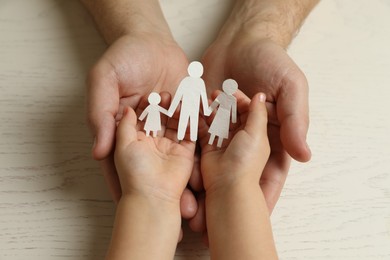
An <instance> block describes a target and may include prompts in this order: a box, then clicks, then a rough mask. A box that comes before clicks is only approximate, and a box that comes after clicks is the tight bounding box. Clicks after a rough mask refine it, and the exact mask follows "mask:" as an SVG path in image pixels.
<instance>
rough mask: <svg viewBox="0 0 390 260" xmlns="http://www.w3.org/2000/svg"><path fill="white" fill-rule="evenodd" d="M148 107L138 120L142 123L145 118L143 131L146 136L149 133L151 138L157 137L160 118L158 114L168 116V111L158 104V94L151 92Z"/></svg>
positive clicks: (159, 99) (159, 128)
mask: <svg viewBox="0 0 390 260" xmlns="http://www.w3.org/2000/svg"><path fill="white" fill-rule="evenodd" d="M148 101H149V104H150V105H149V106H147V108H145V110H144V111H143V112H142V114H141V115H140V116H139V118H138V119H139V120H141V121H143V120H144V119H145V117H146V116H148V117H147V118H146V122H145V126H144V130H145V132H146V136H149V133H150V131H152V133H153V137H156V136H157V132H158V131H160V130H161V116H160V112H161V113H163V114H165V115H168V111H167V110H166V109H164V108H162V107H161V106H159V105H158V104H160V101H161V97H160V95H159V94H158V93H156V92H152V93H150V94H149V97H148Z"/></svg>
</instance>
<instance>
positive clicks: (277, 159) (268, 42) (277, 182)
mask: <svg viewBox="0 0 390 260" xmlns="http://www.w3.org/2000/svg"><path fill="white" fill-rule="evenodd" d="M81 1H82V2H83V3H84V4H85V6H86V7H87V9H88V10H89V11H90V13H91V14H92V16H93V17H94V19H95V21H96V24H97V26H98V28H99V31H100V32H101V34H102V35H103V37H104V38H105V40H106V42H107V43H108V44H109V48H108V50H107V51H106V52H105V53H104V54H103V56H102V58H101V59H100V60H99V61H98V62H97V64H96V65H95V66H94V68H93V69H92V70H91V73H90V74H89V84H88V85H89V94H88V118H89V121H90V125H91V128H92V132H93V136H94V138H95V145H94V148H93V156H94V158H95V159H97V160H100V161H101V162H102V168H103V170H104V173H105V177H106V181H107V183H108V186H109V187H110V190H111V193H112V194H113V197H114V200H116V201H118V199H119V197H120V194H121V191H120V185H119V182H118V177H117V174H116V169H115V166H114V163H113V158H112V148H113V142H114V133H115V121H116V120H119V119H120V118H121V115H122V112H123V107H124V106H132V107H135V105H136V104H137V103H138V101H139V99H140V97H141V96H142V95H147V94H148V93H150V92H151V91H153V90H154V91H157V92H159V91H163V90H165V91H168V92H170V93H171V94H174V92H175V86H178V84H179V82H180V80H181V79H182V78H184V77H185V76H186V75H187V73H186V69H187V65H188V61H187V59H186V57H185V55H184V53H183V51H182V50H181V48H180V47H179V46H178V45H177V43H176V42H175V41H174V39H173V37H172V34H171V32H170V30H169V28H168V26H167V23H166V21H165V19H164V17H163V14H162V12H161V8H160V6H159V2H158V1H157V0H118V1H110V0H96V1H95V0H81ZM317 3H318V0H237V1H236V5H235V6H234V8H233V9H232V12H231V15H230V16H229V18H228V19H227V21H226V23H225V25H224V26H223V28H222V29H221V31H220V33H219V35H218V37H217V38H216V40H215V41H214V43H213V44H212V45H211V46H210V47H209V48H208V49H207V50H206V52H205V54H204V56H203V59H202V63H203V65H204V67H205V73H204V76H203V78H204V80H205V83H206V86H209V87H208V89H207V91H208V93H211V92H212V91H213V90H214V88H219V86H221V84H222V81H223V80H224V79H226V78H234V79H235V80H236V81H237V82H238V84H239V86H240V89H241V90H242V91H243V92H244V93H245V94H247V95H248V96H250V97H251V96H253V95H254V94H255V93H257V92H259V91H262V92H264V93H265V94H266V96H267V111H268V116H269V121H268V122H269V123H268V137H269V140H270V146H271V154H270V157H269V160H268V162H267V164H266V166H265V168H264V172H263V174H262V176H261V179H260V182H259V184H260V186H261V189H262V191H263V194H264V196H265V200H266V202H267V205H268V208H269V210H270V212H272V210H273V208H274V207H275V204H276V202H277V200H278V198H279V196H280V193H281V190H282V188H283V185H284V182H285V180H286V177H287V173H288V169H289V166H290V160H291V157H292V158H294V159H296V160H298V161H302V162H306V161H308V160H309V159H310V157H311V152H310V149H309V147H308V145H307V143H306V134H307V130H308V126H309V111H308V83H307V80H306V77H305V75H304V74H303V73H302V71H301V70H300V69H299V67H298V66H297V65H296V64H295V63H294V61H293V60H291V58H290V57H289V56H288V55H287V53H286V51H285V49H286V48H287V46H288V44H289V43H290V42H291V40H292V39H293V37H294V36H295V34H296V33H297V31H298V30H299V28H300V26H301V25H302V23H303V21H304V19H305V18H306V16H307V15H308V14H309V13H310V11H311V10H312V9H313V7H314V6H315V5H316V4H317ZM167 56H168V57H169V58H167ZM243 57H245V58H243ZM168 63H169V64H168ZM150 64H153V68H152V66H151V65H150ZM197 168H198V167H194V169H197ZM190 184H191V186H192V187H193V189H194V190H197V191H201V190H202V189H203V187H202V179H201V173H200V172H199V171H194V173H193V176H192V177H191V179H190ZM199 197H200V198H202V196H199ZM203 204H204V201H199V202H198V205H199V207H198V206H197V205H196V203H195V200H194V197H193V196H191V194H190V192H189V191H188V190H185V192H184V194H183V196H182V202H181V213H182V215H183V216H185V217H186V218H191V220H190V226H191V228H192V229H194V230H197V231H202V230H204V229H205V218H204V209H203V208H202V207H201V205H203Z"/></svg>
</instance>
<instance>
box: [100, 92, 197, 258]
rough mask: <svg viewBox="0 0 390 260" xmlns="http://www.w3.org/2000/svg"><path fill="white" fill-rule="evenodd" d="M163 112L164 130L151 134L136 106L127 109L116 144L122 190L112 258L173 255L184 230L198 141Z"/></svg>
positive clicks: (110, 250)
mask: <svg viewBox="0 0 390 260" xmlns="http://www.w3.org/2000/svg"><path fill="white" fill-rule="evenodd" d="M163 102H164V103H165V104H167V102H169V100H168V99H165V101H164V100H163ZM164 118H165V119H164V120H163V124H164V127H163V128H162V131H160V132H159V136H158V137H156V138H153V137H150V136H149V137H147V136H146V135H145V132H144V131H143V129H142V127H140V126H138V125H137V116H136V114H135V112H134V111H133V110H132V109H131V108H126V109H125V110H124V114H123V117H122V120H121V121H120V123H119V126H118V129H117V135H116V148H115V164H116V167H117V170H118V176H119V181H120V185H121V190H122V196H121V198H120V200H119V203H118V207H117V211H116V217H115V223H114V227H113V233H112V239H111V243H110V246H109V250H108V253H107V259H110V260H114V259H172V258H173V255H174V253H175V249H176V244H177V241H178V238H179V235H180V226H181V217H180V198H181V196H182V193H183V191H184V189H185V187H186V185H187V183H188V180H189V178H190V175H191V171H192V167H193V164H194V151H195V143H193V142H190V141H186V140H183V141H181V142H180V143H179V142H177V140H176V135H177V128H175V127H174V126H175V124H168V123H167V119H166V117H164ZM176 125H177V124H176Z"/></svg>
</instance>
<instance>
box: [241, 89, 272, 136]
mask: <svg viewBox="0 0 390 260" xmlns="http://www.w3.org/2000/svg"><path fill="white" fill-rule="evenodd" d="M265 99H266V96H265V94H264V93H258V94H256V95H255V96H254V97H253V98H252V101H251V103H250V104H249V111H248V112H249V113H248V118H247V120H246V124H245V131H246V132H247V133H248V134H249V135H250V136H251V137H252V138H254V139H255V140H263V139H267V121H268V120H267V108H266V106H265Z"/></svg>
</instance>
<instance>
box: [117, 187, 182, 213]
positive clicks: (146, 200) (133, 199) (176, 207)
mask: <svg viewBox="0 0 390 260" xmlns="http://www.w3.org/2000/svg"><path fill="white" fill-rule="evenodd" d="M119 204H122V205H128V204H133V205H138V206H140V207H142V209H143V210H145V211H146V212H148V214H150V215H156V216H159V217H166V218H176V217H177V216H180V200H173V199H166V198H159V197H156V196H154V195H148V196H145V195H143V194H140V193H124V194H122V196H121V198H120V200H119Z"/></svg>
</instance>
